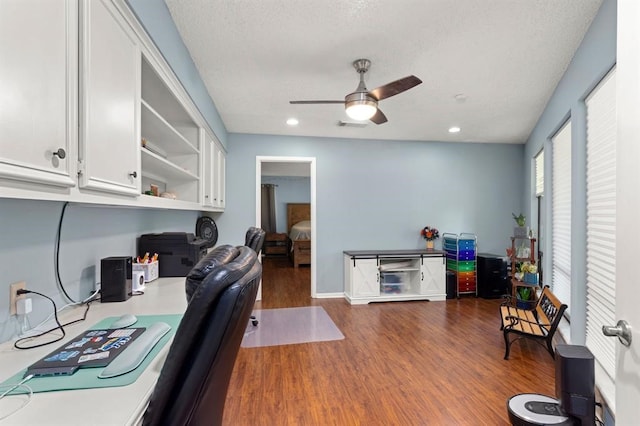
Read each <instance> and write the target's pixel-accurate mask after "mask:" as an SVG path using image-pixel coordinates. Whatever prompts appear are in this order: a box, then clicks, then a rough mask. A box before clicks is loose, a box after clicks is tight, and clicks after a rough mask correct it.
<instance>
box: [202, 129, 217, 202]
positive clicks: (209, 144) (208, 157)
mask: <svg viewBox="0 0 640 426" xmlns="http://www.w3.org/2000/svg"><path fill="white" fill-rule="evenodd" d="M202 133H203V140H204V142H203V143H202V150H201V155H202V170H203V171H204V172H203V173H202V185H200V187H201V188H202V205H203V206H205V207H212V206H213V197H214V195H213V193H214V190H213V188H214V165H215V163H216V155H215V142H213V140H212V139H211V137H210V136H209V135H208V134H207V133H206V132H205V131H204V130H203V131H202Z"/></svg>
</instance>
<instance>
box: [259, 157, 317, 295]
mask: <svg viewBox="0 0 640 426" xmlns="http://www.w3.org/2000/svg"><path fill="white" fill-rule="evenodd" d="M276 165H277V166H278V169H279V170H280V171H279V173H282V174H283V176H292V175H294V173H299V171H300V170H307V171H308V174H309V186H310V188H309V195H310V197H309V198H310V210H311V236H312V238H311V265H310V268H311V284H310V285H311V289H310V293H311V298H315V297H316V294H317V292H316V253H317V250H316V248H317V241H318V233H317V232H316V159H315V157H271V156H256V226H257V227H261V225H262V196H261V188H262V175H263V166H264V168H269V167H271V166H276ZM287 173H288V174H287ZM257 300H262V286H260V288H259V290H258V297H257Z"/></svg>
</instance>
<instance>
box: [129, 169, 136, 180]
mask: <svg viewBox="0 0 640 426" xmlns="http://www.w3.org/2000/svg"><path fill="white" fill-rule="evenodd" d="M129 176H131V177H132V178H134V179H135V178H137V177H138V172H135V171H134V172H131V173H129Z"/></svg>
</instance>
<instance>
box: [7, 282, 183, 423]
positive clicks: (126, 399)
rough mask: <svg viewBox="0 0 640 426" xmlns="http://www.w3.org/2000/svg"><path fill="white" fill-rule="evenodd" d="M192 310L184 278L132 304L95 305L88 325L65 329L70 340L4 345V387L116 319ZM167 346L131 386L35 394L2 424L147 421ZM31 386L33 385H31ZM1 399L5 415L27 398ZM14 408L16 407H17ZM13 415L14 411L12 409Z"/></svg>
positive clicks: (72, 314)
mask: <svg viewBox="0 0 640 426" xmlns="http://www.w3.org/2000/svg"><path fill="white" fill-rule="evenodd" d="M186 307H187V301H186V298H185V291H184V278H160V279H158V280H156V281H153V282H151V283H149V284H147V288H146V290H145V294H144V295H141V296H134V297H132V298H130V299H129V300H127V301H126V302H119V303H104V304H103V303H100V302H93V303H92V304H91V309H90V310H89V313H88V314H87V319H86V320H85V321H82V322H79V323H76V324H73V325H70V326H68V327H65V331H66V336H65V339H64V340H62V341H59V342H56V343H54V344H51V345H48V346H44V347H41V348H35V349H29V350H18V349H15V348H14V347H13V342H5V343H3V344H2V345H0V382H3V381H5V380H7V379H8V378H9V377H11V376H13V375H14V374H16V373H17V372H18V371H20V370H22V369H24V368H26V367H27V366H29V365H31V364H33V363H34V362H36V361H37V360H38V359H40V358H42V357H43V356H45V355H46V354H48V353H49V352H51V351H52V350H54V349H55V348H57V347H58V346H60V345H62V344H63V343H64V342H66V341H69V340H71V339H73V338H74V337H75V336H76V335H78V334H80V333H81V332H82V331H84V330H86V329H87V328H89V327H91V326H92V325H93V324H95V323H97V322H98V321H100V320H102V319H103V318H106V317H110V316H118V315H122V314H125V313H131V314H134V315H157V314H181V313H183V312H184V311H185V309H186ZM84 309H85V308H84V307H76V308H75V309H74V310H69V311H67V312H64V313H63V314H62V315H61V316H60V322H62V323H64V322H67V321H70V320H73V319H75V318H81V317H82V313H83V312H84ZM169 346H170V343H168V344H166V345H165V346H164V348H163V349H162V351H161V352H160V353H159V354H158V356H157V357H156V358H155V359H154V360H153V362H152V363H151V364H149V367H148V368H147V369H146V370H145V371H144V373H142V375H140V377H139V378H138V380H136V381H135V383H133V384H131V385H129V386H121V387H111V388H96V389H81V390H72V391H60V392H41V393H34V394H33V396H32V397H31V402H30V403H29V405H27V406H26V407H25V408H23V409H21V410H20V411H18V412H16V413H15V414H13V415H11V416H10V417H9V418H7V419H5V420H4V421H2V424H3V425H5V424H6V425H36V424H37V425H76V424H77V425H87V424H91V425H130V424H136V423H138V422H139V421H140V419H141V418H142V415H143V414H144V410H145V409H146V406H147V402H148V400H149V397H150V396H151V392H152V391H153V387H154V385H155V383H156V381H157V379H158V376H159V374H160V369H161V368H162V364H163V363H164V360H165V358H166V355H167V352H168V351H169ZM26 384H27V385H28V384H29V383H28V382H27V383H26ZM11 398H14V397H7V398H5V399H3V400H0V416H2V415H4V414H6V413H7V411H5V407H6V408H9V407H15V406H19V405H21V404H22V402H24V398H26V397H23V399H22V400H21V401H20V403H18V401H13V402H11V401H8V400H11ZM11 404H13V405H11ZM11 411H12V410H11Z"/></svg>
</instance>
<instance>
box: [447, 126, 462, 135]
mask: <svg viewBox="0 0 640 426" xmlns="http://www.w3.org/2000/svg"><path fill="white" fill-rule="evenodd" d="M458 132H460V127H458V126H453V127H449V133H458Z"/></svg>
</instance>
